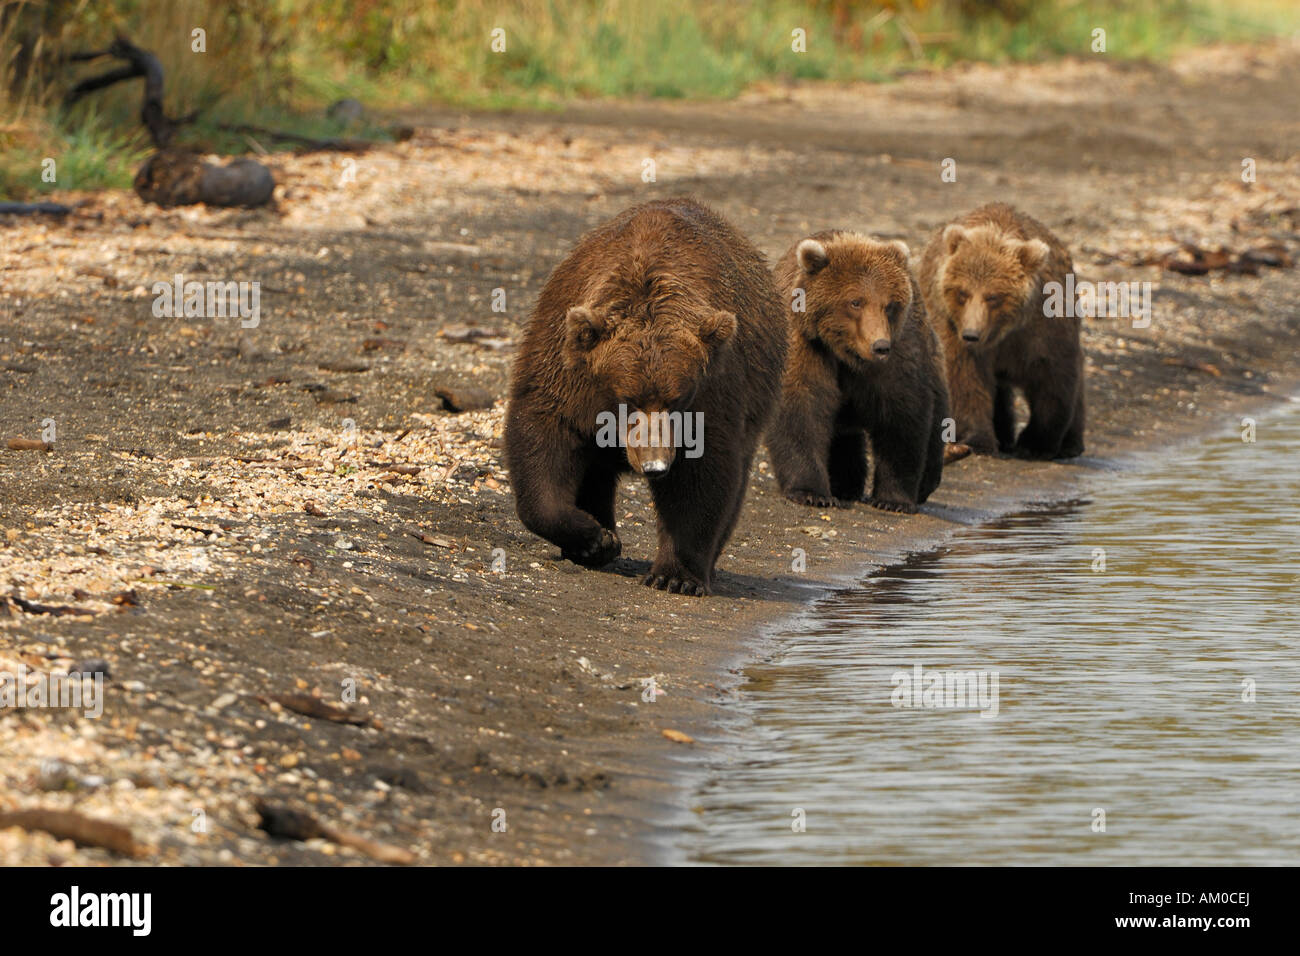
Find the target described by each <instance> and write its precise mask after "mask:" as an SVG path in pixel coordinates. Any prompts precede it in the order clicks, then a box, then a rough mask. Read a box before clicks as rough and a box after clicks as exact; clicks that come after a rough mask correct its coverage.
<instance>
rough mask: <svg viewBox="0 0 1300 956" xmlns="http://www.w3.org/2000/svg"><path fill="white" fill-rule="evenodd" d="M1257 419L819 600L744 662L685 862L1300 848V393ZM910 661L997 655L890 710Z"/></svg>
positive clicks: (1110, 858)
mask: <svg viewBox="0 0 1300 956" xmlns="http://www.w3.org/2000/svg"><path fill="white" fill-rule="evenodd" d="M1258 429H1259V430H1258V441H1257V442H1256V443H1255V444H1245V443H1243V442H1242V441H1241V437H1240V435H1239V434H1232V435H1229V436H1227V437H1222V438H1218V439H1212V440H1208V441H1206V442H1205V443H1203V444H1201V445H1199V446H1194V447H1190V448H1188V449H1186V450H1184V451H1181V452H1177V453H1175V454H1173V455H1172V456H1165V457H1162V458H1160V459H1158V460H1153V461H1151V462H1150V463H1149V470H1148V469H1147V467H1146V466H1144V470H1142V471H1138V472H1130V473H1119V474H1108V475H1103V476H1099V477H1098V479H1097V480H1095V481H1093V482H1092V484H1091V485H1090V486H1089V489H1088V495H1089V498H1088V499H1087V500H1081V501H1076V502H1071V503H1069V504H1067V505H1063V506H1060V507H1058V508H1055V509H1053V510H1050V511H1044V512H1037V513H1032V514H1024V515H1019V516H1015V517H1012V518H1009V519H1005V520H1003V521H1000V522H998V523H997V524H994V525H990V526H986V527H981V528H976V529H971V530H970V531H968V532H964V533H962V534H961V535H960V536H959V537H958V538H956V539H955V540H953V541H952V542H951V544H950V545H949V546H947V547H945V548H943V549H941V550H939V551H937V552H934V553H931V554H926V555H923V556H918V557H916V558H914V559H913V560H911V561H910V562H909V563H907V564H905V565H902V566H899V567H895V568H891V569H889V570H887V571H884V572H882V573H881V574H879V575H878V576H875V577H873V578H871V579H869V580H868V581H866V582H865V583H863V584H862V585H861V586H859V587H856V588H853V589H850V590H846V591H843V592H840V593H838V594H836V595H834V596H833V597H831V598H828V599H827V600H825V601H824V602H822V603H821V604H820V605H818V606H817V607H816V608H815V609H814V611H813V612H812V613H811V614H810V616H809V618H808V619H807V620H806V621H805V622H804V625H805V626H804V627H802V628H801V629H800V630H798V631H796V632H791V633H787V634H785V635H783V636H782V637H781V639H780V640H779V641H778V642H777V647H778V651H777V654H776V657H775V658H774V660H772V661H771V662H769V663H764V664H762V665H758V666H754V667H751V668H749V669H748V670H747V672H746V673H747V677H748V679H749V680H748V683H747V684H746V686H745V687H744V695H743V698H744V699H743V701H742V703H741V705H740V708H741V710H742V711H743V716H744V720H742V721H741V726H739V727H738V728H737V729H736V732H735V734H734V735H733V736H732V737H730V738H729V739H728V742H727V743H726V744H725V746H724V748H723V752H724V754H725V756H724V757H723V758H721V759H720V760H719V761H718V763H717V764H716V765H715V766H714V767H713V768H712V769H711V771H710V773H709V775H708V777H707V782H706V783H705V784H704V785H703V787H702V788H701V789H700V791H699V792H698V793H697V794H696V795H695V796H694V798H693V801H692V804H693V807H694V809H695V817H694V819H695V826H694V827H693V828H692V829H690V830H688V831H687V833H686V835H685V836H684V838H683V842H682V845H681V846H680V848H679V849H680V851H681V852H682V854H683V855H684V857H685V858H686V859H689V860H693V861H696V862H701V863H783V864H807V863H871V864H912V865H916V864H929V863H958V864H962V863H972V864H1061V863H1068V864H1079V865H1095V864H1154V865H1161V864H1213V863H1220V864H1223V863H1258V864H1262V863H1267V864H1297V863H1300V557H1298V556H1297V555H1298V546H1300V515H1298V514H1297V511H1298V510H1300V408H1298V407H1297V406H1296V405H1294V404H1293V405H1290V406H1288V407H1287V409H1286V410H1284V411H1283V412H1280V413H1275V414H1273V415H1271V416H1268V417H1261V418H1260V419H1259V426H1258ZM1099 548H1100V549H1104V551H1105V555H1104V560H1105V570H1104V571H1100V570H1094V569H1095V568H1099V567H1100V561H1099V559H1098V556H1097V553H1096V551H1095V549H1099ZM918 664H919V665H921V666H922V667H923V668H924V671H923V672H922V677H923V680H922V687H925V686H928V685H929V682H930V678H931V676H932V675H931V674H930V672H931V671H933V670H934V669H939V670H943V671H949V672H951V671H985V672H997V675H998V683H997V715H996V716H994V717H982V716H980V711H979V709H978V708H977V707H966V708H963V709H957V708H949V707H923V706H916V707H909V708H905V707H896V706H894V705H893V703H892V702H891V701H892V698H893V697H894V696H897V695H901V693H902V690H903V685H902V684H901V682H900V683H895V677H896V675H898V676H901V675H902V674H906V675H908V676H909V677H910V676H912V675H913V674H915V671H914V667H915V665H918ZM985 680H986V683H985V685H984V686H985V689H986V691H989V692H991V690H992V683H991V673H986V676H985ZM1243 681H1247V683H1243ZM1249 682H1253V691H1254V700H1253V701H1247V700H1243V695H1248V690H1249V687H1250V686H1251V684H1250V683H1249ZM918 696H919V695H918ZM986 700H987V698H986ZM900 702H902V701H901V699H900ZM924 702H925V701H924V700H919V701H918V703H924ZM947 702H948V701H946V700H944V699H942V698H941V700H940V703H947ZM959 702H960V701H958V700H954V701H953V703H959ZM988 709H990V710H991V708H988ZM796 809H801V810H802V811H803V813H804V819H805V820H806V830H805V831H804V832H794V830H793V829H792V823H793V822H795V820H796V817H795V816H794V815H793V813H794V811H795V810H796ZM1099 809H1100V810H1104V812H1105V832H1096V831H1094V826H1096V825H1097V823H1096V822H1095V821H1096V820H1097V819H1098V818H1097V817H1096V816H1095V812H1096V811H1097V810H1099Z"/></svg>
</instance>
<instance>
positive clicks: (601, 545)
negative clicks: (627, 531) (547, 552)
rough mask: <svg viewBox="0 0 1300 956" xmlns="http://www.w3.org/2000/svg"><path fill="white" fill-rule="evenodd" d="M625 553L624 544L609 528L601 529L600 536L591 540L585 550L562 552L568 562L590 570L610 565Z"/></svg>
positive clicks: (569, 549) (570, 549)
mask: <svg viewBox="0 0 1300 956" xmlns="http://www.w3.org/2000/svg"><path fill="white" fill-rule="evenodd" d="M622 553H623V542H622V541H619V540H618V535H617V534H616V533H615V532H613V531H610V530H609V529H608V528H601V529H600V534H599V535H597V536H596V537H595V538H593V539H592V540H591V542H590V543H588V544H587V546H586V547H585V548H581V549H572V548H565V549H563V550H562V551H561V554H563V555H564V557H565V559H566V560H569V561H572V562H573V563H574V564H581V565H583V566H584V567H588V568H599V567H602V566H603V565H606V564H609V562H611V561H613V560H614V559H615V558H617V557H618V556H619V555H620V554H622Z"/></svg>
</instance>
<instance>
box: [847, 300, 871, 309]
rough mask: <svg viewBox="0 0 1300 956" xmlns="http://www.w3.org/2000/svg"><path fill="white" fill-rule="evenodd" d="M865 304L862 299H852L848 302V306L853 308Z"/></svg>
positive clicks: (858, 307)
mask: <svg viewBox="0 0 1300 956" xmlns="http://www.w3.org/2000/svg"><path fill="white" fill-rule="evenodd" d="M866 304H867V303H866V302H864V301H863V300H862V299H854V300H853V301H852V302H850V303H849V306H850V307H851V308H854V309H860V308H862V307H863V306H864V305H866Z"/></svg>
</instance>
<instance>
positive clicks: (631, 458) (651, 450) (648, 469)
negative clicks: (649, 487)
mask: <svg viewBox="0 0 1300 956" xmlns="http://www.w3.org/2000/svg"><path fill="white" fill-rule="evenodd" d="M676 456H677V451H676V449H674V448H673V447H672V446H668V447H662V446H656V445H650V446H645V445H642V446H637V445H631V444H629V445H628V446H627V463H628V464H629V465H631V466H632V470H633V471H636V472H639V473H640V474H642V475H645V476H646V477H647V478H658V477H660V476H661V475H666V474H667V473H668V469H669V468H671V467H672V465H673V459H674V458H675V457H676Z"/></svg>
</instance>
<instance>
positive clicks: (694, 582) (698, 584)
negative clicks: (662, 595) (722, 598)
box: [641, 568, 709, 597]
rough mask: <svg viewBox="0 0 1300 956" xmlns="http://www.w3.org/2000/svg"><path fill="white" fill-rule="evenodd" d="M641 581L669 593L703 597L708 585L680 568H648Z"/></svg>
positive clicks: (649, 586)
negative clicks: (648, 570) (660, 569)
mask: <svg viewBox="0 0 1300 956" xmlns="http://www.w3.org/2000/svg"><path fill="white" fill-rule="evenodd" d="M641 583H642V584H644V585H645V586H646V587H648V588H654V589H655V590H656V591H668V592H669V593H671V594H689V595H691V596H692V597H704V596H705V595H707V594H708V593H709V588H708V585H706V584H705V583H704V582H703V581H701V580H700V579H699V578H697V577H696V576H695V575H693V574H691V573H690V572H688V571H684V570H682V569H681V568H671V569H667V570H664V571H659V570H657V569H655V568H651V569H650V573H649V574H647V575H646V576H645V577H643V578H642V579H641Z"/></svg>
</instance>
